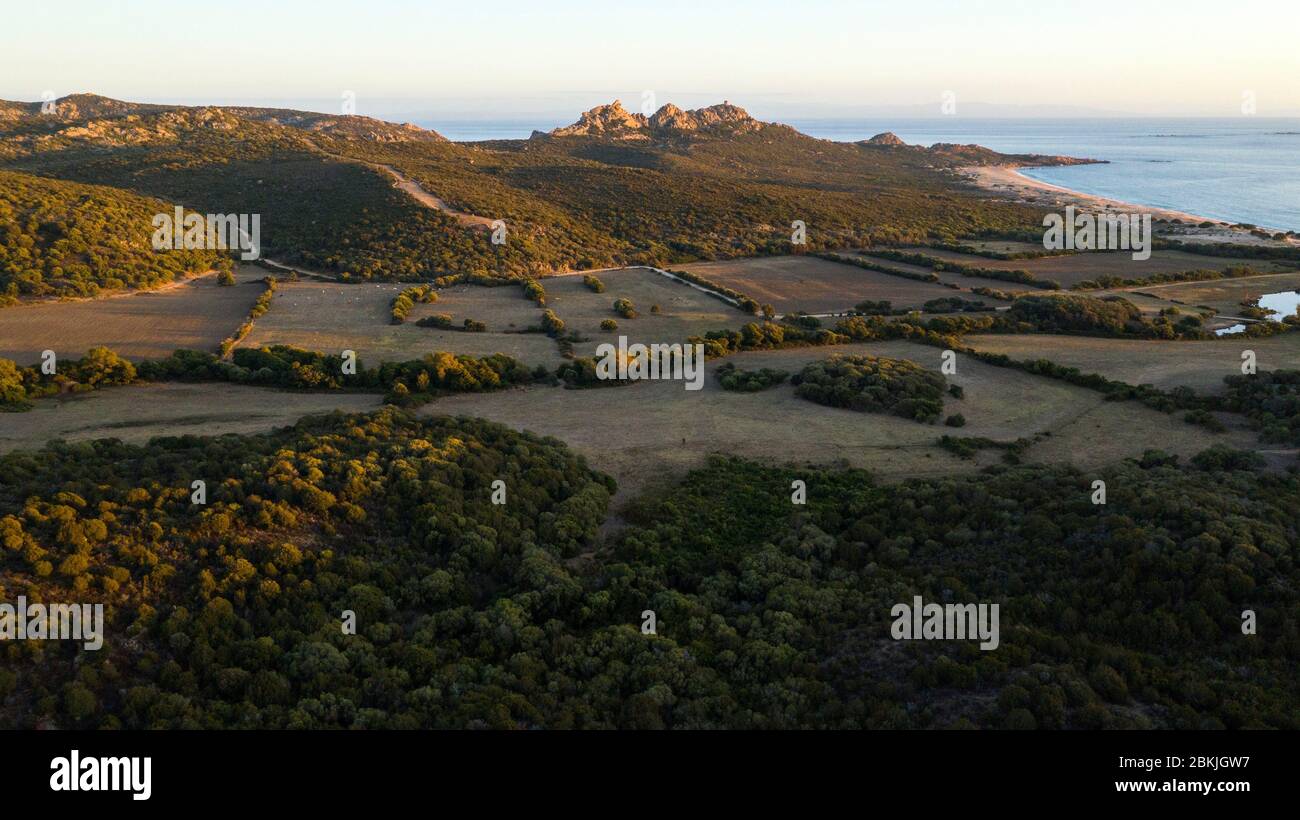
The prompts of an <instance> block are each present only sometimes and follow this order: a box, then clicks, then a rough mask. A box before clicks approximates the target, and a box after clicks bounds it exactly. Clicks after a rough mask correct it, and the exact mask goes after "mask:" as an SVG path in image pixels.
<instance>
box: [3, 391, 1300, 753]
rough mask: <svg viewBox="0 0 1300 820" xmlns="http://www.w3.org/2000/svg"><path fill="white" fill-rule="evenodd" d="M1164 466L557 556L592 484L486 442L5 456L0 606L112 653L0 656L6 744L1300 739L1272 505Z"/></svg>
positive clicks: (667, 504) (1286, 579) (1258, 495)
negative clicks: (1103, 495)
mask: <svg viewBox="0 0 1300 820" xmlns="http://www.w3.org/2000/svg"><path fill="white" fill-rule="evenodd" d="M1174 461H1175V460H1173V459H1170V458H1167V457H1163V456H1160V455H1159V454H1151V457H1150V458H1144V459H1142V460H1141V461H1139V462H1130V463H1127V464H1124V465H1121V466H1117V467H1115V468H1113V469H1110V470H1107V471H1104V472H1102V473H1100V474H1099V477H1100V478H1102V479H1104V480H1105V481H1106V483H1107V485H1108V486H1109V487H1110V488H1111V489H1110V493H1109V498H1108V503H1107V504H1106V505H1095V504H1092V503H1091V502H1090V500H1089V495H1090V489H1089V483H1090V481H1091V480H1092V479H1093V478H1094V476H1093V475H1090V474H1089V475H1084V474H1080V473H1077V472H1075V471H1073V470H1070V469H1068V468H1046V467H1033V468H1015V469H1009V470H1003V471H1000V472H998V473H997V474H994V475H985V476H979V477H975V478H951V479H938V480H920V481H912V482H907V483H900V484H888V485H878V484H876V483H875V482H874V481H872V479H871V478H870V476H869V475H867V474H866V473H863V472H861V471H833V470H830V471H828V470H811V469H801V470H791V469H776V468H765V467H759V466H757V465H754V464H752V463H748V462H744V461H740V460H731V459H716V460H715V461H713V462H712V463H711V465H710V466H709V467H708V468H706V469H704V470H700V471H697V472H695V473H693V474H692V475H691V476H689V477H688V479H687V480H686V481H685V482H684V483H683V484H682V485H681V486H680V487H678V488H677V489H675V490H673V491H671V492H669V493H667V494H666V495H663V496H661V497H651V498H646V499H643V500H641V501H640V502H638V503H637V504H635V505H634V506H633V507H632V508H630V509H629V510H628V512H627V517H628V522H629V526H628V528H627V529H626V530H625V531H624V532H623V533H622V534H621V535H619V536H618V537H616V538H615V539H614V540H613V541H612V542H611V543H609V544H608V546H607V549H605V550H603V551H601V552H598V553H596V554H595V555H594V556H593V557H592V558H591V559H589V560H584V561H580V562H574V561H570V560H567V559H569V558H570V557H572V556H576V555H577V554H578V553H579V552H581V551H582V550H584V549H586V548H588V546H589V545H590V544H591V543H592V542H593V541H594V540H595V539H596V537H597V532H598V528H599V525H600V522H601V521H602V519H603V518H604V515H605V512H606V509H607V505H608V501H609V495H610V493H611V491H612V490H613V485H612V482H610V481H609V480H608V479H606V478H603V477H601V476H599V475H596V474H594V473H592V472H591V471H590V470H588V469H587V468H586V467H585V465H584V464H583V463H582V461H581V459H579V458H578V457H576V456H574V455H572V454H571V453H569V452H568V451H567V450H566V449H565V448H564V447H563V446H561V445H559V444H558V443H556V442H554V441H553V440H544V439H538V438H535V437H532V436H528V435H526V434H519V433H515V432H512V431H509V430H507V429H506V428H503V427H501V426H498V425H494V424H489V423H485V422H481V421H474V420H469V419H450V418H433V419H418V420H417V419H415V418H412V417H410V416H407V415H404V414H403V413H401V412H396V411H391V410H390V411H384V412H380V413H376V414H373V415H369V416H333V417H326V418H318V419H311V420H306V421H304V422H301V423H300V424H299V425H298V426H297V427H295V428H291V429H287V430H283V431H280V432H277V433H273V434H268V435H262V436H224V437H221V438H216V439H197V438H192V437H186V438H172V439H159V440H156V441H154V442H153V443H151V444H149V445H147V446H145V447H137V446H129V445H124V444H121V443H120V442H117V441H112V440H105V441H98V442H85V443H80V444H53V445H51V446H49V447H47V448H46V449H44V450H42V451H40V452H39V453H31V454H29V453H17V454H12V455H8V456H5V457H3V458H0V534H2V535H3V542H2V543H3V547H4V549H3V550H0V578H2V579H3V584H4V588H5V591H6V595H7V597H10V598H12V597H16V596H17V595H20V594H25V595H27V596H29V597H31V598H36V597H39V598H41V599H44V600H60V601H70V600H89V599H95V600H105V601H106V602H107V630H106V631H107V642H106V644H105V648H104V650H102V651H100V652H81V651H78V649H77V648H76V647H74V646H72V645H70V644H68V643H61V644H45V643H43V642H39V641H23V642H13V643H10V644H7V647H6V663H5V665H4V672H5V674H4V675H3V677H0V684H2V685H3V687H4V690H3V691H4V694H5V696H6V699H5V706H4V708H3V710H0V725H3V726H7V727H14V728H18V727H32V726H35V725H37V724H41V725H46V726H59V727H64V728H101V727H102V728H118V727H120V728H201V727H208V728H217V727H232V728H233V727H243V728H326V727H340V728H341V727H347V728H363V727H364V728H416V727H444V728H451V727H467V728H469V727H480V728H487V727H491V728H528V727H546V728H596V727H627V728H642V729H657V728H718V727H729V728H742V729H743V728H767V729H780V728H785V729H792V728H808V727H818V728H877V729H886V728H893V729H899V728H958V727H972V726H977V727H990V728H1001V727H1017V728H1035V727H1036V728H1044V729H1055V728H1184V729H1205V728H1233V729H1244V728H1263V727H1274V728H1284V729H1296V728H1300V722H1298V721H1297V716H1296V713H1295V710H1294V708H1292V707H1293V704H1294V703H1295V701H1296V699H1297V697H1300V683H1297V681H1300V675H1298V674H1297V672H1298V671H1300V669H1297V665H1296V658H1297V657H1300V623H1298V622H1297V615H1296V613H1297V611H1300V597H1298V596H1300V593H1297V590H1298V589H1300V583H1298V582H1300V578H1297V577H1296V573H1297V569H1296V566H1295V562H1294V560H1292V557H1291V556H1292V554H1293V553H1294V552H1295V550H1296V548H1297V546H1300V544H1298V541H1297V539H1298V537H1300V536H1298V535H1297V530H1296V527H1295V521H1294V509H1293V499H1294V498H1295V496H1296V493H1297V492H1300V486H1297V481H1298V480H1300V479H1297V478H1296V477H1295V476H1275V475H1267V474H1260V473H1255V472H1252V471H1250V470H1249V469H1246V468H1245V467H1244V466H1243V465H1240V464H1234V463H1233V460H1232V458H1231V456H1230V454H1229V453H1227V452H1226V451H1225V452H1223V453H1219V454H1212V455H1211V456H1207V457H1206V458H1204V459H1200V458H1198V459H1197V462H1198V463H1197V464H1196V465H1195V466H1193V467H1190V468H1183V467H1179V466H1177V465H1176V464H1175V463H1174ZM109 465H111V467H112V470H111V472H110V471H108V470H107V469H106V468H107V467H108V466H109ZM196 478H202V479H203V480H205V481H206V483H207V487H208V498H207V504H206V505H202V506H199V505H195V504H192V503H191V500H190V492H191V482H192V481H193V480H195V479H196ZM498 479H500V480H502V481H504V486H505V488H506V493H507V503H506V504H504V505H494V504H493V503H492V502H491V497H492V492H493V487H492V482H493V481H496V480H498ZM793 479H800V480H803V481H806V483H807V486H808V488H809V498H808V503H807V505H805V506H800V507H795V508H793V509H792V505H791V504H790V503H789V492H790V484H791V481H792V480H793ZM1184 578H1196V579H1197V583H1196V584H1187V583H1182V582H1181V581H1180V580H1179V579H1184ZM913 595H921V596H923V597H924V598H925V599H926V600H933V601H956V602H962V603H965V602H987V603H996V604H998V605H999V607H1000V609H1001V614H1000V623H1001V640H1000V645H999V648H998V649H997V650H996V651H992V652H981V651H980V650H979V649H978V648H976V645H975V643H974V642H971V641H965V642H963V641H915V642H906V643H896V642H894V641H892V640H891V639H890V637H889V635H890V611H891V608H892V607H893V606H894V605H895V604H897V603H899V602H900V601H904V602H910V601H911V599H912V596H913ZM1244 609H1251V610H1253V611H1255V612H1256V613H1258V631H1259V635H1258V636H1249V635H1243V634H1242V629H1241V623H1242V620H1241V614H1242V611H1243V610H1244ZM646 610H651V611H653V612H654V614H655V616H656V629H655V631H654V634H646V633H645V632H643V631H642V628H641V625H642V622H643V618H642V613H643V612H645V611H646ZM349 616H354V617H355V634H349V632H348V630H345V629H344V628H343V626H344V624H345V622H346V619H347V618H348V617H349Z"/></svg>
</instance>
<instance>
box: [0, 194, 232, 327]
mask: <svg viewBox="0 0 1300 820" xmlns="http://www.w3.org/2000/svg"><path fill="white" fill-rule="evenodd" d="M171 211H172V206H171V205H169V204H167V203H164V202H161V201H159V200H156V199H150V198H148V197H144V196H140V195H137V194H133V193H130V192H128V191H124V190H121V189H117V188H110V187H106V186H102V185H84V184H78V183H72V182H63V181H60V180H55V179H47V178H43V177H38V176H31V175H29V174H18V173H12V172H8V171H0V305H4V304H6V303H12V302H14V301H16V300H18V299H22V298H28V297H76V296H97V295H99V294H100V293H102V292H103V291H110V290H120V289H124V288H153V287H157V286H159V285H163V284H166V283H168V282H172V281H174V280H176V279H179V278H184V277H185V276H190V275H194V274H199V273H203V272H205V271H208V270H211V269H212V268H213V267H216V266H223V267H225V266H228V265H229V264H230V260H229V258H228V257H227V255H226V254H225V253H222V252H216V251H204V250H167V251H155V250H154V249H153V247H152V245H151V243H150V238H151V236H152V234H153V231H154V227H153V225H152V219H153V217H154V215H155V214H158V213H168V214H170V213H171Z"/></svg>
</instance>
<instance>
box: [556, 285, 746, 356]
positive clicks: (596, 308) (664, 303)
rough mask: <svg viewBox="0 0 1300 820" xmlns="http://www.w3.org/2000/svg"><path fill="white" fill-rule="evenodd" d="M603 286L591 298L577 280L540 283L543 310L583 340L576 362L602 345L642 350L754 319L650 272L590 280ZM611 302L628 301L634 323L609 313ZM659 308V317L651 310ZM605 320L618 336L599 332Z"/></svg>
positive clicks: (612, 332)
mask: <svg viewBox="0 0 1300 820" xmlns="http://www.w3.org/2000/svg"><path fill="white" fill-rule="evenodd" d="M595 276H596V277H597V278H599V279H600V281H602V282H604V283H605V292H604V293H596V292H595V291H593V290H591V289H590V288H588V287H587V286H586V285H585V284H583V281H582V276H580V275H579V276H555V277H551V278H548V279H543V280H541V281H542V286H543V287H544V288H546V306H547V307H549V308H551V309H552V310H554V311H555V313H556V315H558V316H559V317H560V318H561V319H563V320H564V325H565V329H566V330H574V331H577V332H578V333H580V334H582V335H583V336H584V337H586V338H587V339H588V341H586V342H579V343H577V344H575V345H574V353H575V354H576V355H578V356H592V355H594V354H595V351H596V347H597V346H598V345H600V344H601V343H602V342H606V341H608V342H614V343H617V340H618V337H619V335H624V336H627V337H628V341H629V343H635V342H640V343H642V344H653V343H664V344H673V343H676V342H683V341H685V340H686V339H687V338H689V337H690V336H695V335H702V334H703V333H705V332H706V331H709V330H722V329H724V328H738V327H741V326H742V325H744V324H745V323H747V322H752V321H754V317H753V316H750V315H748V314H746V313H744V312H742V311H741V310H739V309H737V308H735V307H733V306H732V305H730V304H728V303H727V302H724V301H722V300H721V299H718V298H716V297H714V296H710V295H708V294H707V293H702V292H700V291H698V290H696V289H695V288H693V287H690V286H689V285H685V284H682V283H680V282H677V281H675V280H673V279H669V278H668V277H666V276H664V275H662V274H659V273H655V272H654V271H652V270H650V269H649V268H624V269H620V270H606V271H600V272H598V273H596V274H595ZM616 299H628V300H630V301H631V302H632V304H633V305H634V306H635V307H636V311H637V313H638V315H637V317H636V318H635V319H625V318H623V317H622V316H619V315H618V314H617V313H615V312H614V301H615V300H616ZM653 305H658V306H659V312H658V313H653V312H651V310H650V308H651V307H652V306H653ZM604 319H613V320H614V321H616V322H618V330H616V331H605V330H601V329H600V323H601V321H602V320H604Z"/></svg>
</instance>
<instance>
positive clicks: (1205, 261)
mask: <svg viewBox="0 0 1300 820" xmlns="http://www.w3.org/2000/svg"><path fill="white" fill-rule="evenodd" d="M900 250H903V251H906V252H909V253H923V254H925V255H927V256H933V257H935V258H937V259H947V260H951V261H953V262H959V263H961V264H964V265H970V266H973V267H979V268H991V269H993V270H1006V271H1012V270H1027V271H1029V272H1030V273H1032V274H1033V275H1034V276H1036V277H1038V278H1039V279H1051V280H1054V281H1057V282H1060V283H1061V286H1062V287H1065V288H1068V287H1071V286H1073V285H1076V284H1078V283H1079V282H1083V281H1087V280H1091V279H1096V278H1097V277H1099V276H1118V277H1120V278H1122V279H1141V278H1143V277H1147V276H1155V275H1157V274H1165V273H1181V272H1183V271H1190V270H1224V269H1226V268H1231V267H1236V266H1238V265H1245V264H1249V265H1251V266H1252V267H1254V268H1256V269H1258V270H1261V271H1282V270H1287V269H1288V267H1287V266H1284V265H1280V264H1278V263H1275V262H1267V261H1256V260H1246V259H1236V258H1231V257H1219V256H1202V255H1200V254H1194V253H1187V252H1186V251H1175V250H1155V251H1152V252H1151V258H1150V259H1146V260H1141V261H1139V260H1136V259H1134V258H1133V255H1132V253H1131V252H1130V251H1113V252H1112V251H1095V252H1089V253H1075V254H1066V255H1063V256H1042V257H1038V258H1036V259H991V258H989V257H986V256H976V255H974V254H968V253H959V252H957V251H949V250H943V249H938V248H923V247H907V248H901V249H900Z"/></svg>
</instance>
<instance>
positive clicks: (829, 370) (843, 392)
mask: <svg viewBox="0 0 1300 820" xmlns="http://www.w3.org/2000/svg"><path fill="white" fill-rule="evenodd" d="M791 384H794V385H795V394H796V395H798V396H800V397H802V398H805V399H808V400H809V401H814V402H817V403H818V404H825V405H829V406H831V407H844V408H847V409H849V410H856V411H859V412H866V413H891V414H893V415H895V416H902V417H903V418H905V419H912V420H913V421H921V422H934V421H937V420H938V418H939V416H940V415H942V413H943V394H944V392H945V391H946V390H947V388H948V382H947V380H946V379H945V378H944V377H943V376H942V375H941V374H939V373H936V372H934V371H933V370H927V369H926V368H924V367H921V366H920V365H919V364H916V363H915V362H911V361H908V360H907V359H890V358H886V357H884V356H849V355H844V354H837V355H834V356H831V357H830V358H828V359H823V360H821V361H817V362H811V363H809V364H808V365H806V366H805V367H804V369H803V370H801V371H800V372H799V373H798V374H797V375H795V377H794V378H793V379H791Z"/></svg>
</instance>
